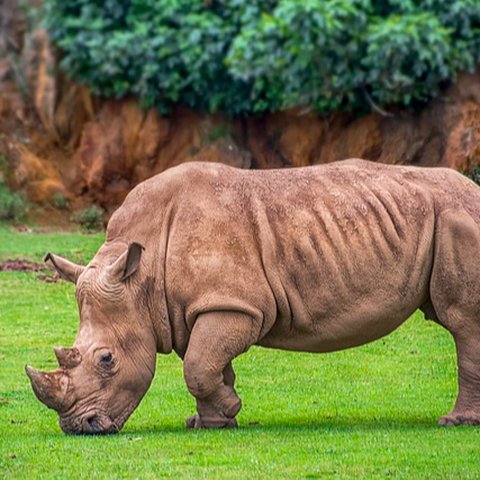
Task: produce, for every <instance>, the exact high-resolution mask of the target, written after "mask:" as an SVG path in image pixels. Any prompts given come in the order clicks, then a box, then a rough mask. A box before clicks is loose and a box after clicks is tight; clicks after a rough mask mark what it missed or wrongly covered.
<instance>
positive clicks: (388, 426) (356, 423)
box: [121, 417, 445, 436]
mask: <svg viewBox="0 0 480 480" xmlns="http://www.w3.org/2000/svg"><path fill="white" fill-rule="evenodd" d="M239 424H240V427H239V429H238V430H230V429H228V430H208V429H205V430H187V429H186V428H185V427H184V426H183V425H182V424H180V425H178V426H173V425H165V426H161V425H155V426H154V427H153V428H139V429H133V428H132V429H131V430H130V429H128V430H127V431H125V432H121V435H130V436H135V435H144V434H191V433H192V432H193V433H195V432H202V433H207V434H208V433H211V432H218V431H222V432H228V433H232V432H235V431H237V432H239V433H240V434H242V432H245V433H248V432H256V433H261V432H269V433H272V432H277V433H287V432H288V433H295V432H298V433H300V432H302V433H305V432H307V431H310V432H312V433H313V432H317V433H322V432H324V433H332V432H335V433H353V432H357V433H358V432H362V431H378V432H384V431H408V430H416V431H418V430H424V431H427V430H428V431H430V430H444V429H445V427H440V426H439V425H438V424H437V420H435V419H432V418H430V417H429V418H406V419H403V418H402V419H392V418H387V417H385V418H375V419H367V418H337V419H324V420H318V421H316V422H312V421H311V420H307V419H294V418H292V419H283V420H278V421H272V422H261V423H260V422H259V423H257V422H255V423H253V422H251V423H248V422H241V421H240V422H239Z"/></svg>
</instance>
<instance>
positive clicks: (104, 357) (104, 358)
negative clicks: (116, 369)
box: [100, 352, 113, 366]
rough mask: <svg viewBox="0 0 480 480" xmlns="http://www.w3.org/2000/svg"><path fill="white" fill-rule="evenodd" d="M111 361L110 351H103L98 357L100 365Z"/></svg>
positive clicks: (109, 363)
mask: <svg viewBox="0 0 480 480" xmlns="http://www.w3.org/2000/svg"><path fill="white" fill-rule="evenodd" d="M112 362H113V355H112V354H111V352H108V353H104V354H103V355H102V356H101V357H100V363H101V364H102V365H106V366H108V365H111V364H112Z"/></svg>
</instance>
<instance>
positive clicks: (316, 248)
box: [26, 160, 480, 433]
mask: <svg viewBox="0 0 480 480" xmlns="http://www.w3.org/2000/svg"><path fill="white" fill-rule="evenodd" d="M479 250H480V189H479V188H478V187H477V186H476V185H475V184H474V183H473V182H471V181H470V180H468V179H467V178H465V177H464V176H462V175H460V174H459V173H456V172H455V171H453V170H448V169H440V168H439V169H428V168H414V167H398V166H386V165H379V164H375V163H370V162H366V161H363V160H346V161H343V162H339V163H336V164H330V165H326V166H314V167H307V168H298V169H284V170H268V171H267V170H264V171H248V170H239V169H235V168H231V167H228V166H224V165H219V164H206V163H188V164H183V165H181V166H179V167H176V168H172V169H171V170H168V171H166V172H164V173H162V174H160V175H157V176H155V177H153V178H151V179H149V180H147V181H145V182H143V183H141V184H140V185H138V186H137V187H136V188H135V189H134V190H133V191H132V192H131V193H130V194H129V195H128V197H127V198H126V200H125V202H124V203H123V205H122V206H121V207H120V208H119V209H118V210H117V211H116V212H115V214H114V215H113V217H112V218H111V220H110V222H109V224H108V228H107V236H106V241H105V243H104V245H103V246H102V247H101V248H100V249H99V251H98V253H97V254H96V255H95V257H94V258H93V259H92V261H91V262H90V263H89V264H88V265H87V266H86V267H83V266H79V265H75V264H73V263H71V262H69V261H67V260H65V259H62V258H61V257H58V256H56V255H53V254H47V257H46V258H47V259H49V260H50V261H52V262H53V264H54V266H55V267H56V269H57V270H58V272H59V273H60V275H61V276H62V277H63V278H65V279H67V280H70V281H72V282H75V283H76V292H77V293H76V295H77V302H78V308H79V311H80V329H79V333H78V336H77V339H76V342H75V345H74V347H73V348H71V349H56V355H57V358H58V360H59V364H60V367H59V368H58V369H57V370H56V371H54V372H51V373H44V372H40V371H38V370H35V369H34V368H32V367H26V369H27V374H28V376H29V377H30V380H31V383H32V386H33V389H34V391H35V393H36V395H37V397H38V398H39V399H40V400H41V401H42V402H43V403H45V404H46V405H47V406H48V407H51V408H54V409H55V410H56V411H57V412H58V413H59V415H60V425H61V428H62V429H63V430H64V431H65V432H67V433H113V432H117V431H118V430H120V428H121V427H122V426H123V424H124V422H125V421H126V419H127V418H128V416H129V415H130V414H131V413H132V411H133V410H134V409H135V408H136V406H137V405H138V403H139V402H140V400H141V399H142V397H143V395H144V394H145V393H146V391H147V389H148V387H149V385H150V383H151V381H152V378H153V376H154V372H155V359H156V354H157V353H170V352H171V351H172V350H174V351H175V352H176V353H177V354H178V355H179V356H180V357H181V358H182V359H183V361H184V374H185V380H186V383H187V386H188V389H189V391H190V392H191V394H192V395H193V396H194V397H195V398H196V402H197V414H196V415H194V416H193V417H191V418H189V419H188V420H187V426H188V427H193V428H201V427H207V428H208V427H215V428H217V427H233V426H236V420H235V417H236V415H237V413H238V411H239V410H240V407H241V402H240V399H239V398H238V396H237V394H236V392H235V389H234V380H235V374H234V372H233V370H232V365H231V361H232V359H234V358H235V357H236V356H237V355H240V354H241V353H243V352H245V351H247V350H248V349H249V347H250V346H252V345H261V346H264V347H271V348H280V349H287V350H297V351H308V352H330V351H334V350H340V349H345V348H349V347H354V346H356V345H361V344H364V343H367V342H371V341H373V340H376V339H378V338H380V337H382V336H384V335H387V334H388V333H390V332H391V331H393V330H394V329H396V328H397V327H398V326H399V325H400V324H401V323H402V322H404V321H405V320H406V319H407V318H408V317H409V316H410V315H411V314H412V313H413V312H414V311H415V310H416V309H418V308H420V309H422V310H423V312H425V315H426V317H427V318H429V319H431V320H434V321H435V322H438V323H439V324H440V325H442V326H444V327H445V328H446V329H447V330H448V331H449V332H450V333H451V334H452V335H453V337H454V339H455V342H456V347H457V352H458V373H459V380H458V381H459V394H458V399H457V402H456V404H455V407H454V409H453V410H452V412H451V413H449V414H448V415H445V416H443V417H442V418H441V419H440V423H441V424H442V425H458V424H468V425H472V424H475V425H476V424H479V423H480V318H479V314H478V312H479V310H480V255H479ZM477 264H478V265H477Z"/></svg>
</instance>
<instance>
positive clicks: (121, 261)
mask: <svg viewBox="0 0 480 480" xmlns="http://www.w3.org/2000/svg"><path fill="white" fill-rule="evenodd" d="M143 250H145V248H144V247H143V246H142V245H140V244H139V243H137V242H133V243H131V244H130V245H129V246H128V249H127V251H126V252H125V253H122V255H120V256H119V257H118V259H117V260H115V263H113V264H112V265H111V266H110V267H108V272H109V274H110V276H111V277H112V278H113V280H116V281H119V282H124V281H125V280H126V279H127V278H129V277H130V276H131V275H133V274H134V273H135V272H136V271H137V270H138V267H139V266H140V259H141V258H142V251H143Z"/></svg>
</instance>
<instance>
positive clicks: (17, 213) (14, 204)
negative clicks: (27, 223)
mask: <svg viewBox="0 0 480 480" xmlns="http://www.w3.org/2000/svg"><path fill="white" fill-rule="evenodd" d="M26 213H27V202H26V201H25V199H24V198H23V196H22V195H21V194H20V193H18V192H12V191H11V190H10V189H9V188H8V187H7V186H6V185H5V183H4V182H3V181H1V180H0V220H9V221H15V222H17V221H20V220H22V219H23V218H24V217H25V215H26Z"/></svg>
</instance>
